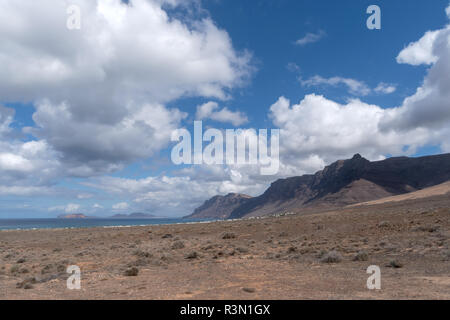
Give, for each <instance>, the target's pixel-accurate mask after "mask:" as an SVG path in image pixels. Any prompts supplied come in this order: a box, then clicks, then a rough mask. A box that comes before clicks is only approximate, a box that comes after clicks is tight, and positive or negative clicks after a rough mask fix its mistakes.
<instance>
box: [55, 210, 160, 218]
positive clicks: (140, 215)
mask: <svg viewBox="0 0 450 320" xmlns="http://www.w3.org/2000/svg"><path fill="white" fill-rule="evenodd" d="M57 218H58V219H158V218H160V217H157V216H154V215H152V214H149V213H141V212H134V213H130V214H115V215H113V216H109V217H96V216H87V215H85V214H83V213H71V214H61V215H59V216H58V217H57Z"/></svg>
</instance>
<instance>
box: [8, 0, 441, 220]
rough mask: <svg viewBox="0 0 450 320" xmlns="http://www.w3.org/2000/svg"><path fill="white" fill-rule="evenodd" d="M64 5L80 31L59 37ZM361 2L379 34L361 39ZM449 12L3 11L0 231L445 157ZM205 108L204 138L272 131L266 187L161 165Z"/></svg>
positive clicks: (419, 6) (215, 5) (239, 176)
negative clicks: (208, 130)
mask: <svg viewBox="0 0 450 320" xmlns="http://www.w3.org/2000/svg"><path fill="white" fill-rule="evenodd" d="M72 3H75V4H76V5H77V6H79V8H80V19H81V28H80V29H79V30H68V29H67V28H66V20H67V18H68V15H67V12H66V9H67V7H68V6H69V5H70V4H72ZM372 4H376V5H378V6H379V7H380V8H381V30H369V29H368V28H367V27H366V20H367V18H368V17H369V15H368V14H366V9H367V7H368V6H369V5H372ZM448 8H450V7H449V3H448V1H447V0H442V1H441V0H436V1H432V2H426V1H411V0H409V1H406V0H401V1H400V0H399V1H383V0H380V1H351V0H345V1H325V0H320V1H289V0H280V1H238V0H228V1H220V0H216V1H212V0H211V1H207V0H204V1H187V2H186V1H185V2H179V1H176V0H170V1H169V0H158V1H156V0H154V1H153V0H135V1H130V3H129V4H128V5H126V4H124V3H122V2H121V1H120V0H97V1H90V2H89V1H87V0H79V1H72V2H70V3H69V1H61V3H59V4H58V5H55V4H54V2H52V1H51V0H45V1H44V0H43V1H42V2H41V3H40V4H24V5H18V4H11V3H10V2H9V1H0V11H1V12H3V15H4V16H2V15H0V20H1V21H2V22H0V34H1V36H2V38H3V39H4V41H2V44H0V56H1V59H0V64H1V65H3V66H6V67H4V70H3V72H0V173H1V176H2V177H1V178H0V218H21V217H54V216H56V215H59V214H62V213H77V212H82V213H86V214H89V215H97V216H108V215H112V214H115V213H131V212H147V213H153V214H156V215H160V216H163V215H164V216H182V215H187V214H189V213H191V211H192V209H193V208H195V207H196V206H198V205H200V204H201V203H202V202H203V201H204V200H206V199H207V198H209V197H211V196H213V195H216V194H226V193H228V192H242V193H247V194H250V195H257V194H259V193H261V192H262V191H264V189H265V188H266V187H267V186H268V185H269V184H270V182H272V181H274V180H275V179H277V178H282V177H286V176H291V175H300V174H304V173H312V172H315V171H316V170H319V169H321V168H323V166H324V165H326V164H329V163H330V162H332V161H335V160H337V159H342V158H346V157H350V156H351V155H352V154H354V153H357V152H359V153H361V154H362V155H363V156H365V157H367V158H368V159H370V160H378V159H382V158H384V157H387V156H391V155H393V156H398V155H409V156H419V155H427V154H436V153H442V152H450V146H449V145H448V142H447V141H448V140H447V139H448V138H449V137H450V133H449V129H448V128H449V126H448V123H449V121H450V114H449V113H450V111H449V109H450V105H449V104H448V101H450V100H448V98H449V92H450V90H448V89H449V87H450V80H449V77H448V73H447V72H446V70H448V68H450V66H449V64H450V61H449V59H450V58H449V56H450V55H449V51H450V37H449V30H448V23H449V15H450V9H448ZM446 9H447V11H446ZM11 17H15V18H14V19H13V18H11ZM427 32H428V33H427ZM308 39H310V41H308ZM208 103H209V105H211V103H213V104H214V106H215V109H214V110H213V111H211V112H209V113H207V114H206V115H205V116H204V117H203V118H202V120H203V125H204V126H205V127H212V128H218V129H228V128H238V127H242V128H255V129H263V128H268V129H278V128H279V129H281V132H282V133H281V137H280V161H281V164H280V171H279V172H278V174H276V175H274V176H261V175H260V174H258V172H259V171H258V168H255V167H254V166H253V167H252V166H207V165H200V166H190V165H185V166H176V165H174V164H173V163H172V161H171V158H170V153H171V149H172V147H173V146H174V143H173V142H171V141H170V135H171V133H172V132H173V131H174V130H176V129H179V128H186V129H188V130H189V131H191V132H192V127H193V121H194V120H196V119H197V120H199V114H200V113H199V110H200V109H201V108H202V106H203V107H205V106H206V104H208ZM205 108H206V107H205ZM205 110H206V109H205Z"/></svg>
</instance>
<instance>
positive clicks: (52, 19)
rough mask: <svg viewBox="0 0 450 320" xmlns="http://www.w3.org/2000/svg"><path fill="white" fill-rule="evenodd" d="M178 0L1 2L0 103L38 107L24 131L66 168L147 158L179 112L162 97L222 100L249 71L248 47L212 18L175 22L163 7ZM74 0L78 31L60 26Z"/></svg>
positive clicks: (100, 168)
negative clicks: (237, 44) (236, 46)
mask: <svg viewBox="0 0 450 320" xmlns="http://www.w3.org/2000/svg"><path fill="white" fill-rule="evenodd" d="M180 3H181V2H179V1H161V0H132V1H129V4H126V3H123V2H122V1H121V0H97V1H91V0H76V1H68V0H62V1H57V2H55V1H53V0H42V1H39V3H37V2H24V3H19V2H17V1H13V2H10V1H0V37H1V39H2V46H1V47H0V65H2V68H1V70H0V101H15V102H19V101H25V102H28V101H31V102H33V103H34V104H35V106H36V112H35V114H34V115H33V120H34V121H35V122H36V126H37V128H33V129H29V130H28V133H32V134H33V135H35V136H36V137H37V138H38V139H41V140H45V141H46V143H48V145H49V146H50V147H51V148H53V149H54V150H55V151H56V152H58V153H60V154H61V157H62V158H63V159H64V163H65V164H66V165H67V166H70V168H68V170H67V173H68V174H73V175H75V176H89V175H92V174H96V173H102V172H110V171H112V170H117V169H119V168H121V166H122V165H123V164H124V163H127V162H130V161H133V160H135V159H137V158H145V157H150V156H152V155H153V154H154V153H155V152H157V151H158V150H160V149H161V148H163V147H165V146H166V145H167V142H168V141H169V138H170V136H169V135H168V132H170V131H171V130H172V129H173V128H174V127H177V126H179V123H180V121H181V119H183V117H184V115H183V113H181V112H180V111H179V110H177V109H167V108H166V107H165V106H164V105H165V103H166V102H170V101H173V100H175V99H178V98H180V97H183V96H202V97H214V98H217V99H226V98H228V97H229V94H230V89H232V88H233V87H235V86H240V85H242V84H243V83H244V82H245V81H246V78H247V77H248V75H249V74H250V67H249V59H250V56H249V54H247V53H245V52H244V53H239V52H237V51H236V50H235V49H234V48H233V46H232V43H231V39H230V38H229V36H228V34H227V33H226V32H225V31H223V30H221V29H219V28H218V27H217V26H216V25H215V24H214V22H213V21H212V20H211V19H210V18H208V17H200V16H199V15H191V16H190V17H189V18H187V19H184V20H181V19H179V18H177V16H176V15H175V16H169V14H168V13H167V12H166V11H165V10H164V9H163V5H166V4H170V5H171V6H172V7H176V6H178V5H180ZM72 4H75V5H78V6H79V7H80V8H81V19H82V27H81V29H80V30H68V29H67V28H66V20H67V18H68V15H67V14H66V9H67V7H68V6H69V5H72ZM183 5H184V6H188V4H186V3H184V4H183ZM130 48H133V50H130ZM226 111H227V110H224V111H223V112H222V114H219V115H217V117H218V118H220V119H224V118H226V117H227V116H230V114H227V112H226ZM0 112H1V114H3V113H4V112H3V111H0ZM231 116H233V114H231ZM4 127H5V120H4V118H3V116H2V117H1V118H0V130H1V131H0V132H1V133H3V131H4ZM6 127H8V126H6Z"/></svg>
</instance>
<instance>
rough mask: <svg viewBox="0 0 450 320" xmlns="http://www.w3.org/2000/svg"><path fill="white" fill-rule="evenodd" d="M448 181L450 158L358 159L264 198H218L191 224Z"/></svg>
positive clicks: (343, 202)
mask: <svg viewBox="0 0 450 320" xmlns="http://www.w3.org/2000/svg"><path fill="white" fill-rule="evenodd" d="M449 180H450V154H442V155H434V156H425V157H418V158H409V157H393V158H388V159H385V160H380V161H373V162H371V161H369V160H367V159H365V158H363V157H362V156H361V155H359V154H356V155H354V156H353V157H352V158H351V159H347V160H339V161H336V162H334V163H332V164H331V165H329V166H326V167H325V168H324V169H323V170H320V171H318V172H316V173H315V174H307V175H303V176H298V177H290V178H286V179H279V180H277V181H275V182H273V183H272V184H271V185H270V187H269V188H268V189H267V190H266V191H265V192H264V193H263V194H262V195H260V196H257V197H249V196H247V195H241V194H228V195H226V196H215V197H213V198H211V199H209V200H207V201H206V202H205V203H204V204H203V205H202V206H200V207H199V208H197V209H196V210H195V211H194V212H193V213H192V214H191V215H189V216H188V217H189V218H217V219H235V218H243V217H254V216H265V215H272V214H277V213H282V212H285V211H288V210H293V209H304V210H311V209H319V208H330V209H331V208H339V207H344V206H347V205H352V204H356V203H363V202H369V201H373V200H378V199H382V198H386V197H392V196H397V195H402V194H407V193H410V192H415V191H418V190H422V189H425V188H429V187H432V186H436V185H439V184H442V183H444V182H447V181H449Z"/></svg>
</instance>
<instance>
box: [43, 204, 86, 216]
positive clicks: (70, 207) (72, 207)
mask: <svg viewBox="0 0 450 320" xmlns="http://www.w3.org/2000/svg"><path fill="white" fill-rule="evenodd" d="M80 209H81V205H79V204H77V203H69V204H67V205H65V206H55V207H51V208H49V209H48V210H49V211H64V212H65V213H68V214H70V213H79V210H80Z"/></svg>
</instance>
